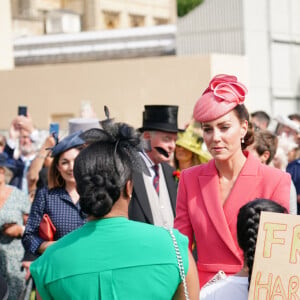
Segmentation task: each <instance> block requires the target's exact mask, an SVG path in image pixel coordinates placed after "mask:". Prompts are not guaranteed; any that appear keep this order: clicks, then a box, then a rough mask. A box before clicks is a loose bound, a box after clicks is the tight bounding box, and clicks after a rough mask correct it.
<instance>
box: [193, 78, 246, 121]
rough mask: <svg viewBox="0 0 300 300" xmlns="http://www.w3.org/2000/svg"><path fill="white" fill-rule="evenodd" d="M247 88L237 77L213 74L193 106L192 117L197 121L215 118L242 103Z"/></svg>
mask: <svg viewBox="0 0 300 300" xmlns="http://www.w3.org/2000/svg"><path fill="white" fill-rule="evenodd" d="M247 93H248V90H247V88H246V87H245V86H244V85H243V84H242V83H240V82H238V80H237V77H235V76H232V75H226V74H219V75H217V76H215V77H214V78H213V79H212V80H211V81H210V83H209V86H208V88H207V89H206V90H205V91H204V93H203V94H202V96H201V97H200V99H199V100H198V101H197V103H196V105H195V107H194V118H195V120H196V121H198V122H208V121H212V120H215V119H217V118H219V117H221V116H223V115H225V114H226V113H228V112H229V111H231V110H232V109H233V108H234V107H235V106H237V105H239V104H243V103H244V101H245V96H246V94H247Z"/></svg>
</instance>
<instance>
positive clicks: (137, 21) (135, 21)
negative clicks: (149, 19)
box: [130, 15, 145, 27]
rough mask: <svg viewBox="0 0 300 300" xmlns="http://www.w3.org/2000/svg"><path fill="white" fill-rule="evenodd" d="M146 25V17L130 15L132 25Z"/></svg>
mask: <svg viewBox="0 0 300 300" xmlns="http://www.w3.org/2000/svg"><path fill="white" fill-rule="evenodd" d="M143 26H145V17H144V16H138V15H130V27H143Z"/></svg>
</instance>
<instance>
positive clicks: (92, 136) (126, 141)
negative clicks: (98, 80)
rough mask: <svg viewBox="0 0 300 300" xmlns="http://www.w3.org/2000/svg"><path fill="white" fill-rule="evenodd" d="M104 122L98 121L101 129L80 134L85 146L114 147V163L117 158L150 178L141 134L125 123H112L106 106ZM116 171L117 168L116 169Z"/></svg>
mask: <svg viewBox="0 0 300 300" xmlns="http://www.w3.org/2000/svg"><path fill="white" fill-rule="evenodd" d="M104 111H105V115H106V120H103V121H100V125H101V126H102V129H97V128H93V129H90V130H87V131H85V132H83V133H81V134H80V138H82V139H83V140H84V141H85V142H86V143H87V144H93V143H96V142H97V143H100V144H111V145H114V158H113V159H114V161H115V162H116V159H117V157H118V158H119V159H120V160H121V161H123V162H124V163H126V164H127V165H129V166H130V168H131V169H132V170H133V171H135V172H138V173H145V174H146V175H148V176H150V173H149V170H148V168H147V166H146V164H145V161H144V159H143V157H142V155H143V154H144V152H143V147H142V142H141V138H140V137H141V133H140V132H139V131H137V130H136V129H134V128H133V127H131V126H129V125H128V124H125V123H117V122H114V119H112V118H110V115H109V110H108V108H107V106H105V107H104ZM116 170H117V168H116Z"/></svg>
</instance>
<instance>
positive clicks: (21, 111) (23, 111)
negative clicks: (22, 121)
mask: <svg viewBox="0 0 300 300" xmlns="http://www.w3.org/2000/svg"><path fill="white" fill-rule="evenodd" d="M18 115H19V116H25V117H27V106H18Z"/></svg>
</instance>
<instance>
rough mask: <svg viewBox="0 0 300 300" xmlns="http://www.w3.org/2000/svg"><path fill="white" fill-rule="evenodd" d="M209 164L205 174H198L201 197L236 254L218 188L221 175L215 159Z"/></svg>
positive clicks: (218, 230)
mask: <svg viewBox="0 0 300 300" xmlns="http://www.w3.org/2000/svg"><path fill="white" fill-rule="evenodd" d="M208 164H209V168H208V169H206V170H205V171H206V172H205V174H200V175H199V176H198V182H199V186H200V193H201V198H202V200H203V202H204V204H205V205H204V206H205V207H206V210H207V214H208V216H209V217H210V218H211V220H212V223H213V225H214V227H215V231H216V232H217V233H218V235H219V236H220V238H221V239H222V240H223V242H224V243H225V244H226V245H227V246H228V248H229V249H230V250H231V251H232V252H233V253H234V254H236V253H237V249H236V245H235V242H234V240H233V238H232V235H231V232H230V230H229V228H228V225H227V220H226V216H225V214H224V211H223V207H222V205H221V199H220V191H219V189H218V186H219V177H218V173H217V170H216V167H215V164H214V160H212V161H210V162H209V163H208Z"/></svg>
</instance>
